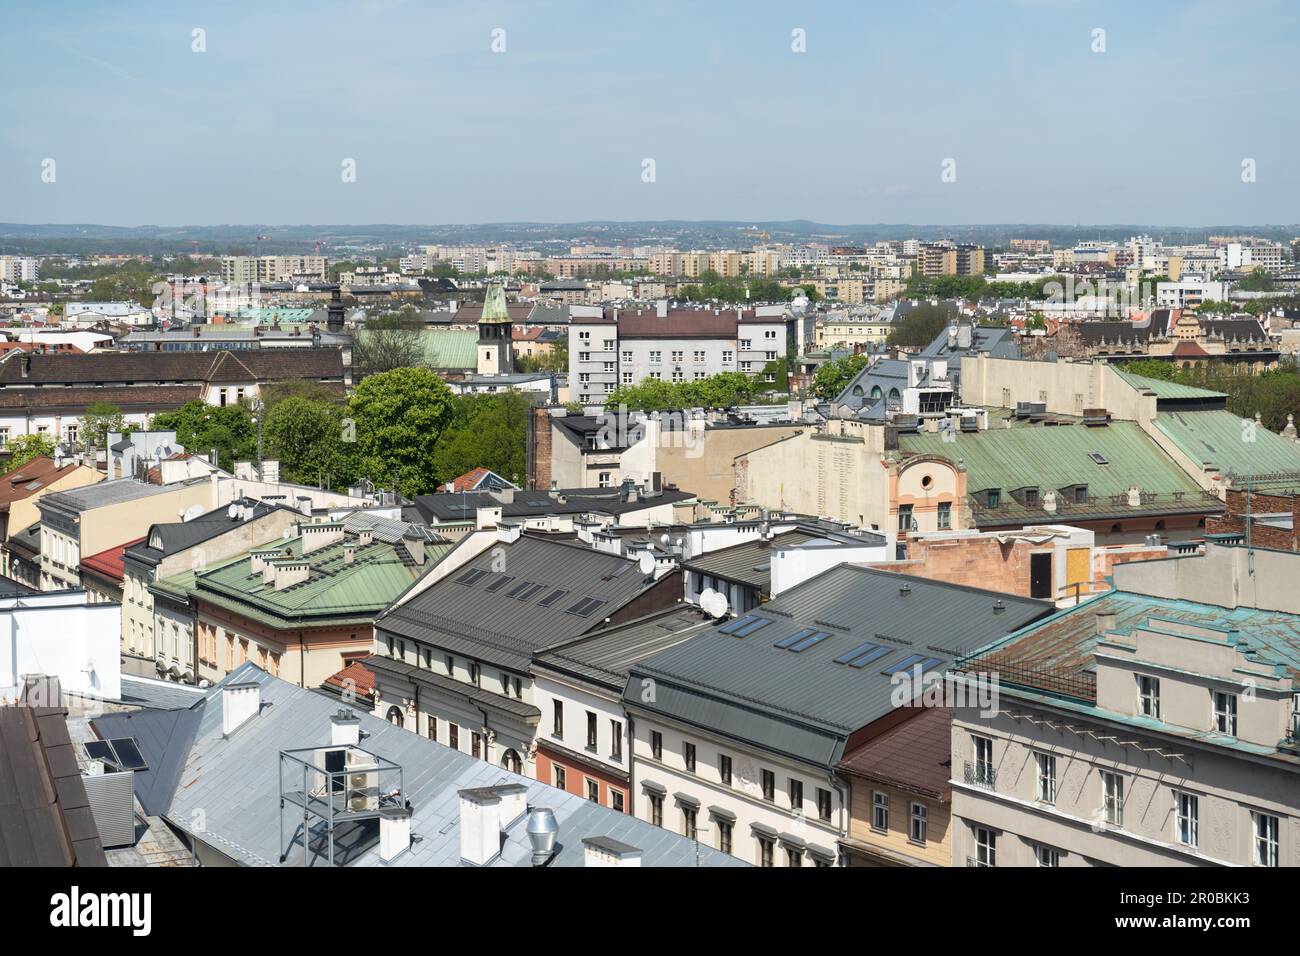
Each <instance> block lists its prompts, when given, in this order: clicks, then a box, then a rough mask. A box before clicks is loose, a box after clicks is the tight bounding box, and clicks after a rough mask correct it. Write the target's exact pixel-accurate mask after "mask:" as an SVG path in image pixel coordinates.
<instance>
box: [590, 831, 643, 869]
mask: <svg viewBox="0 0 1300 956" xmlns="http://www.w3.org/2000/svg"><path fill="white" fill-rule="evenodd" d="M582 849H583V855H582V865H583V866H640V865H641V851H640V850H639V849H637V848H636V847H634V846H632V845H630V844H627V843H621V842H619V841H618V840H614V839H611V838H610V837H605V836H599V837H586V838H584V839H583V841H582Z"/></svg>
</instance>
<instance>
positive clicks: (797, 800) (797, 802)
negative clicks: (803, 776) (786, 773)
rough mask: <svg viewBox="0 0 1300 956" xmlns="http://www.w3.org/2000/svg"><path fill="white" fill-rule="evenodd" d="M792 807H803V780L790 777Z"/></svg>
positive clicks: (800, 808) (794, 808) (795, 808)
mask: <svg viewBox="0 0 1300 956" xmlns="http://www.w3.org/2000/svg"><path fill="white" fill-rule="evenodd" d="M790 809H792V810H802V809H803V781H802V780H796V779H794V777H791V778H790Z"/></svg>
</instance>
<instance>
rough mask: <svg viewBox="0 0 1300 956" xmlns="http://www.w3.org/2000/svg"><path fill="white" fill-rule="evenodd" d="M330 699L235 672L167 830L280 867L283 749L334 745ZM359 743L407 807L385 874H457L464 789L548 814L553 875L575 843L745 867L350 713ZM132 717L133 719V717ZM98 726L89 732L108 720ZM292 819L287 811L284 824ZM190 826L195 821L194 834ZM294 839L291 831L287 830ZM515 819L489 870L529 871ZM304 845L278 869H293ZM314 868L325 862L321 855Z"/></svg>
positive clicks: (676, 861) (211, 716) (646, 859)
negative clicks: (237, 696)
mask: <svg viewBox="0 0 1300 956" xmlns="http://www.w3.org/2000/svg"><path fill="white" fill-rule="evenodd" d="M250 681H251V682H256V683H257V684H258V685H259V686H260V694H261V702H262V708H261V711H260V712H259V713H258V714H257V715H256V716H254V717H252V718H250V719H249V720H248V722H247V723H245V724H244V725H243V726H241V727H239V728H237V729H236V730H235V731H234V732H233V733H232V734H231V735H230V736H229V737H223V736H222V733H221V696H220V695H221V693H222V688H223V686H224V685H225V684H234V683H245V682H250ZM338 708H339V702H338V699H337V698H331V697H328V696H326V695H324V694H321V693H318V692H316V691H311V690H306V689H304V688H301V687H295V686H294V685H292V684H289V683H286V682H285V681H282V680H279V679H278V678H275V677H272V676H271V675H269V674H267V673H265V672H264V671H262V670H260V669H259V668H258V667H256V666H255V665H253V664H251V663H250V664H243V665H241V666H240V667H239V668H237V669H236V670H235V671H233V672H232V673H230V674H229V675H227V677H226V678H225V680H224V681H223V682H222V683H221V684H218V685H216V686H215V687H214V688H212V690H211V691H210V692H209V693H208V695H207V697H206V699H205V701H204V703H202V704H199V705H197V706H196V707H195V708H194V712H195V713H196V714H197V716H198V726H197V730H196V733H195V735H194V739H193V742H192V743H191V744H189V745H188V746H187V747H185V748H183V749H185V750H186V751H187V754H186V758H185V760H184V762H183V766H182V769H181V773H180V778H179V781H178V783H177V786H176V788H175V791H174V793H173V796H172V799H171V804H170V807H169V809H168V811H167V813H166V819H167V820H168V821H169V822H170V823H171V824H172V825H173V826H175V827H178V828H179V829H181V830H183V831H185V832H186V833H189V834H191V835H192V836H194V837H195V838H196V839H199V840H201V841H203V842H205V843H207V844H209V845H211V846H213V847H214V848H216V849H218V850H220V851H221V852H222V853H224V854H225V855H227V856H229V857H230V858H231V859H233V860H235V861H236V862H237V863H240V864H244V865H248V866H275V865H279V856H280V849H281V848H280V846H279V840H280V830H279V819H278V815H279V793H280V792H279V766H278V764H279V761H278V755H279V753H280V752H281V751H285V750H295V749H300V748H312V747H324V746H328V745H329V744H330V717H331V715H333V714H334V713H335V712H337V710H338ZM358 716H359V718H360V721H361V730H362V732H363V733H364V734H365V735H366V736H365V737H364V739H363V740H362V747H363V748H364V749H365V750H367V751H369V752H371V753H373V754H376V755H378V756H379V757H382V758H384V759H386V760H390V761H392V762H394V763H396V764H398V765H400V766H401V767H402V770H403V777H402V781H403V790H404V796H405V798H406V799H407V800H409V801H410V803H411V806H412V809H413V815H412V818H411V835H412V837H413V840H412V843H411V847H410V849H409V850H408V851H407V852H405V853H403V854H401V855H400V856H398V857H397V858H396V859H394V860H393V861H391V862H390V863H388V864H387V865H388V866H459V865H461V858H460V800H459V797H458V793H459V791H461V790H468V789H474V788H479V787H492V786H498V785H508V784H518V785H522V786H524V787H525V788H526V801H527V804H528V806H529V807H530V808H532V807H547V808H549V809H550V810H552V811H553V812H554V814H555V818H556V822H557V823H558V825H559V838H558V841H557V844H558V849H557V851H556V854H555V857H554V858H553V860H552V862H551V863H550V866H582V865H583V859H584V850H583V840H584V839H587V838H591V837H605V838H608V839H612V840H618V841H619V842H621V843H626V844H629V845H631V846H634V847H636V848H638V849H640V850H641V851H642V854H643V855H642V865H644V866H693V865H695V863H696V860H697V854H698V861H699V863H700V864H701V865H704V866H737V865H739V866H744V865H745V864H744V863H743V861H740V860H737V859H736V858H734V857H731V856H729V855H727V854H724V853H720V852H719V851H717V850H713V849H709V848H708V847H703V846H698V845H697V844H696V843H695V842H694V841H692V840H688V839H686V838H685V837H682V836H678V835H676V834H674V833H672V832H670V831H668V830H665V829H662V828H660V827H656V826H653V825H652V824H649V823H646V822H645V821H642V820H638V819H636V818H635V817H632V816H629V815H627V814H624V813H619V812H617V811H615V810H611V809H609V808H607V807H602V806H600V805H599V804H596V803H593V802H591V801H590V800H587V799H585V798H583V797H580V796H577V795H576V794H570V793H565V792H564V791H561V790H556V789H555V788H553V787H549V786H547V785H546V784H543V783H540V782H538V781H536V780H531V779H529V778H527V777H522V776H519V775H517V774H512V773H509V772H508V771H506V770H503V769H501V768H500V767H495V766H493V765H492V764H489V763H487V762H485V761H482V760H479V759H477V758H475V757H471V756H470V755H469V754H465V753H461V752H460V751H457V750H452V749H451V748H449V747H446V746H443V745H442V744H439V743H436V742H435V741H432V740H429V739H427V738H425V737H423V736H421V735H419V734H416V733H413V732H411V731H409V730H403V729H402V728H400V727H396V726H394V725H392V724H390V723H388V721H386V720H382V719H380V718H378V717H374V716H372V715H370V714H365V713H361V714H358ZM136 719H139V718H136ZM104 720H105V718H99V720H98V721H96V723H97V724H98V723H100V722H102V721H104ZM157 747H158V744H157V743H156V741H155V740H153V739H152V738H150V739H149V740H146V739H144V738H141V749H142V752H143V753H144V756H145V759H146V760H149V761H151V762H158V763H161V762H162V759H163V754H161V753H159V752H158V750H157ZM289 816H292V813H289V814H287V815H286V820H288V817H289ZM195 821H202V826H201V827H196V824H195ZM286 825H287V827H288V831H287V832H291V831H292V827H293V824H292V822H287V824H286ZM524 827H525V821H524V820H523V819H521V820H519V821H518V822H516V823H514V824H513V825H511V826H510V827H509V828H508V829H507V830H506V831H505V833H504V839H503V845H502V850H501V854H500V856H498V857H496V858H494V859H493V860H492V861H490V863H489V864H488V865H489V866H530V865H531V857H532V848H531V846H530V845H529V842H528V838H527V835H526V833H525V831H524ZM347 855H348V856H349V857H350V859H349V861H348V863H347V865H351V866H379V865H383V864H381V862H380V859H379V850H378V846H377V845H366V844H363V845H361V846H359V847H354V848H353V849H352V851H351V852H350V853H349V854H347ZM301 861H302V848H301V845H300V844H299V845H297V846H295V848H294V849H293V850H292V851H291V852H290V853H289V855H288V859H287V860H286V861H285V863H284V864H283V865H285V866H299V865H301ZM313 865H321V866H323V865H325V863H324V858H323V856H322V857H320V858H319V859H318V860H317V861H316V862H314V864H313Z"/></svg>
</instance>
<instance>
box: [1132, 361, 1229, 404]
mask: <svg viewBox="0 0 1300 956" xmlns="http://www.w3.org/2000/svg"><path fill="white" fill-rule="evenodd" d="M1115 371H1116V372H1118V373H1119V377H1120V378H1122V379H1123V380H1124V381H1126V382H1128V383H1129V384H1130V385H1132V386H1133V387H1134V388H1137V389H1141V390H1142V391H1146V392H1153V393H1155V396H1156V398H1157V399H1161V398H1227V397H1228V396H1227V394H1226V393H1224V392H1215V391H1211V390H1210V389H1208V388H1197V387H1196V386H1194V385H1180V384H1178V383H1177V382H1166V381H1164V380H1163V379H1159V378H1147V377H1146V376H1145V375H1134V374H1133V373H1132V372H1126V371H1124V370H1123V369H1122V368H1116V369H1115Z"/></svg>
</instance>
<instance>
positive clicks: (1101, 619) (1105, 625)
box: [1097, 611, 1116, 634]
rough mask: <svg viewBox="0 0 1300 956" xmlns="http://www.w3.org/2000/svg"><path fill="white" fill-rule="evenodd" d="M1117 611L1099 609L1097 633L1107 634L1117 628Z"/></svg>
mask: <svg viewBox="0 0 1300 956" xmlns="http://www.w3.org/2000/svg"><path fill="white" fill-rule="evenodd" d="M1115 623H1116V622H1115V612H1114V611H1098V612H1097V633H1098V634H1106V633H1109V632H1110V631H1113V630H1115Z"/></svg>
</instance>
